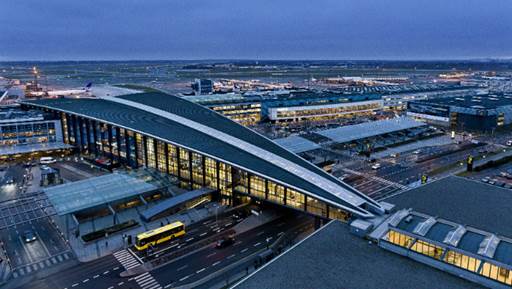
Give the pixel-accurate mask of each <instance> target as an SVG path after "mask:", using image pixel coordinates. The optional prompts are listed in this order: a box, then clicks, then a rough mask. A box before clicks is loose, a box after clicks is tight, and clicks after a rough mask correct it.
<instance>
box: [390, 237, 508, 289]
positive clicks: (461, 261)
mask: <svg viewBox="0 0 512 289" xmlns="http://www.w3.org/2000/svg"><path fill="white" fill-rule="evenodd" d="M384 240H386V241H388V242H390V243H392V244H394V245H397V246H400V247H403V248H407V249H410V250H411V251H414V252H417V253H420V254H422V255H425V256H429V257H431V258H434V259H437V260H439V261H442V262H444V263H448V264H451V265H453V266H456V267H458V268H461V269H464V270H467V271H470V272H473V273H475V274H478V275H480V276H483V277H487V278H489V279H492V280H495V281H498V282H501V283H505V284H508V285H512V275H511V274H510V270H509V269H507V268H504V267H501V266H499V265H496V264H493V263H490V262H487V261H483V260H481V259H478V258H477V257H473V256H468V255H466V254H464V253H461V252H458V251H455V250H452V249H450V248H444V247H441V246H438V245H436V244H432V243H429V242H427V241H424V240H417V239H416V238H415V237H412V236H409V235H406V234H404V233H401V232H397V231H394V230H389V231H388V232H387V234H386V236H385V237H384ZM445 252H446V253H445Z"/></svg>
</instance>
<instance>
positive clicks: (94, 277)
mask: <svg viewBox="0 0 512 289" xmlns="http://www.w3.org/2000/svg"><path fill="white" fill-rule="evenodd" d="M98 277H100V275H94V276H92V279H96V278H98Z"/></svg>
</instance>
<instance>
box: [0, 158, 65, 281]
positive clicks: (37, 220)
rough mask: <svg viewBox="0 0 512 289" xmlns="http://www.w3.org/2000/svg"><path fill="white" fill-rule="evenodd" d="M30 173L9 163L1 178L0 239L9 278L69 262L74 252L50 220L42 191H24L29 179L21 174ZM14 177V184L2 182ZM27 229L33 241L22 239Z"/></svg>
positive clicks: (28, 170)
mask: <svg viewBox="0 0 512 289" xmlns="http://www.w3.org/2000/svg"><path fill="white" fill-rule="evenodd" d="M30 172H31V169H30V168H26V167H25V166H23V165H21V164H11V165H10V166H9V167H8V168H7V169H6V171H5V172H3V173H4V177H3V179H2V182H1V184H2V185H3V186H2V196H3V197H4V198H5V199H4V200H2V201H0V240H1V241H2V243H3V249H4V250H5V253H6V255H7V257H8V261H9V262H10V264H11V268H12V277H13V279H17V278H22V277H26V276H27V275H31V274H34V273H39V272H41V271H44V270H46V269H49V268H52V267H55V266H57V265H60V264H62V263H65V262H68V261H73V260H74V255H73V253H72V252H71V251H70V248H69V247H68V245H67V243H66V242H65V240H64V238H63V237H62V235H61V233H60V231H59V230H58V229H57V228H56V226H55V225H54V224H53V223H52V220H51V218H50V217H48V215H49V214H51V213H52V212H51V211H50V209H49V208H48V207H49V203H48V200H47V199H46V198H45V197H44V194H37V193H25V191H26V189H27V187H28V186H30V185H31V182H32V179H30V178H27V177H25V176H24V175H29V174H28V173H30ZM11 178H12V179H14V180H15V182H16V184H15V185H5V180H7V179H11ZM27 231H31V232H33V234H34V235H35V237H36V240H34V241H31V242H26V240H25V235H26V232H27Z"/></svg>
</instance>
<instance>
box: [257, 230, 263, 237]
mask: <svg viewBox="0 0 512 289" xmlns="http://www.w3.org/2000/svg"><path fill="white" fill-rule="evenodd" d="M263 234H265V231H261V232H259V233H258V234H256V236H261V235H263Z"/></svg>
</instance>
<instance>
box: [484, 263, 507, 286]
mask: <svg viewBox="0 0 512 289" xmlns="http://www.w3.org/2000/svg"><path fill="white" fill-rule="evenodd" d="M480 274H481V275H483V276H485V277H487V278H490V279H493V280H496V281H498V282H501V283H505V284H508V285H512V274H510V270H508V269H506V268H503V267H500V266H497V265H495V264H491V263H484V265H483V266H482V271H481V273H480Z"/></svg>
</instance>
